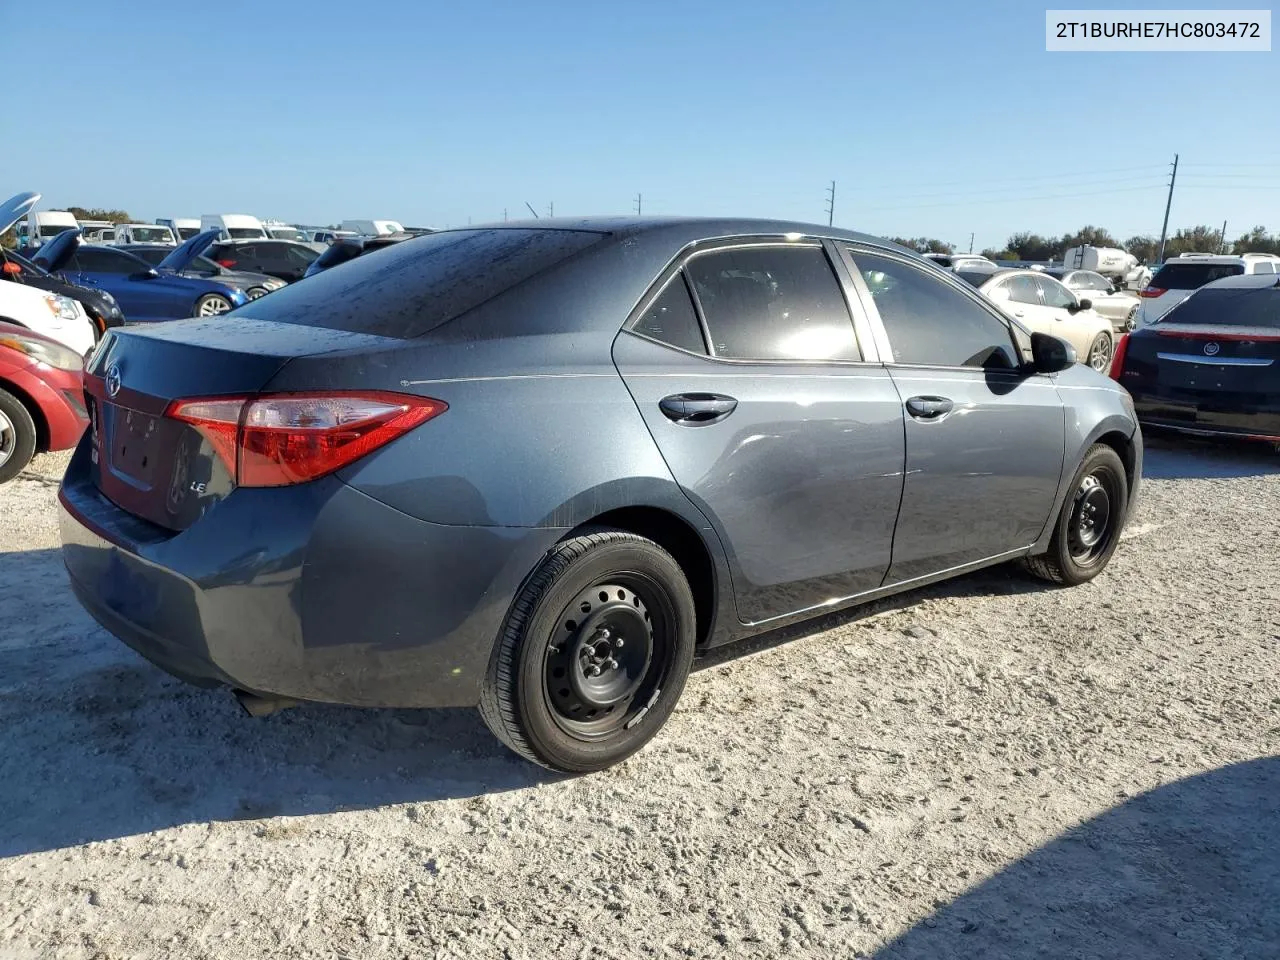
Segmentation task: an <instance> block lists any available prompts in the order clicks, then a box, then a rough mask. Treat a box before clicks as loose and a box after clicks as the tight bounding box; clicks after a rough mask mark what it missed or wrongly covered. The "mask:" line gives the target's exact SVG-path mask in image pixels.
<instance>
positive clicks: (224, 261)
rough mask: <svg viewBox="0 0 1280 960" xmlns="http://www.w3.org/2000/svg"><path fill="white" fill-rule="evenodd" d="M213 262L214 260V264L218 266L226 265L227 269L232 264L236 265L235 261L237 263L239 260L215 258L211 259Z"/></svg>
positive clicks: (232, 265)
mask: <svg viewBox="0 0 1280 960" xmlns="http://www.w3.org/2000/svg"><path fill="white" fill-rule="evenodd" d="M213 262H214V263H216V264H217V265H218V266H220V267H226V268H227V269H228V270H230V269H231V268H232V267H234V266H235V265H236V263H238V262H239V261H236V260H215V261H213Z"/></svg>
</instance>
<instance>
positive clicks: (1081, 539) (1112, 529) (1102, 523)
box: [1026, 443, 1129, 586]
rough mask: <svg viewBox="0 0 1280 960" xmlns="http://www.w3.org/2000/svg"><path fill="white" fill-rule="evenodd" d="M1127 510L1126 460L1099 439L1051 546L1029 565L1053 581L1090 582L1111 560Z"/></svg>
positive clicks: (1075, 482)
mask: <svg viewBox="0 0 1280 960" xmlns="http://www.w3.org/2000/svg"><path fill="white" fill-rule="evenodd" d="M1128 513H1129V484H1128V478H1127V476H1126V474H1125V471H1124V464H1123V463H1122V462H1121V461H1120V456H1119V455H1118V454H1117V453H1116V452H1115V450H1113V449H1111V447H1109V446H1107V445H1106V444H1105V443H1095V444H1094V445H1093V446H1092V447H1090V448H1089V449H1088V451H1087V452H1086V453H1085V455H1084V459H1083V460H1081V461H1080V466H1079V467H1078V468H1077V469H1076V472H1075V476H1073V477H1072V479H1071V487H1070V492H1069V493H1068V494H1067V498H1066V500H1065V501H1064V502H1063V504H1062V509H1061V510H1059V511H1058V521H1057V523H1056V524H1055V526H1054V528H1053V537H1052V539H1050V541H1049V549H1048V551H1046V552H1045V553H1043V554H1040V555H1039V556H1034V557H1028V558H1027V559H1026V566H1027V569H1028V570H1030V571H1031V573H1033V574H1034V575H1035V576H1037V577H1039V578H1040V579H1042V580H1048V581H1050V582H1051V583H1060V584H1063V585H1065V586H1076V585H1077V584H1081V583H1087V582H1088V581H1090V580H1092V579H1093V578H1094V577H1096V576H1097V575H1098V574H1100V573H1101V572H1102V571H1103V569H1104V568H1105V567H1106V565H1107V563H1108V562H1109V561H1110V560H1111V555H1112V554H1113V553H1115V550H1116V546H1117V545H1118V544H1119V543H1120V532H1121V531H1122V530H1123V529H1124V523H1125V520H1126V519H1127V517H1128Z"/></svg>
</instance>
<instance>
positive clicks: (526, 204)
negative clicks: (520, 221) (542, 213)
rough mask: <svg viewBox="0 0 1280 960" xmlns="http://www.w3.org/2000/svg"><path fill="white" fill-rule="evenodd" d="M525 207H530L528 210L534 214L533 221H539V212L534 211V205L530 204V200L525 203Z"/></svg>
mask: <svg viewBox="0 0 1280 960" xmlns="http://www.w3.org/2000/svg"><path fill="white" fill-rule="evenodd" d="M524 205H525V206H526V207H528V208H529V212H530V213H532V214H533V219H535V220H537V219H538V211H537V210H535V209H533V204H532V203H530V202H529V201H528V200H526V201H525V202H524Z"/></svg>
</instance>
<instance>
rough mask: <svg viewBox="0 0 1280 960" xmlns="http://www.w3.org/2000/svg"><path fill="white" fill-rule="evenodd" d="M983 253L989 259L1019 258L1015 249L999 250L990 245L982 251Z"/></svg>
mask: <svg viewBox="0 0 1280 960" xmlns="http://www.w3.org/2000/svg"><path fill="white" fill-rule="evenodd" d="M982 255H983V256H984V257H986V258H987V259H988V260H1017V259H1018V254H1017V253H1016V252H1015V251H1013V250H997V249H995V248H994V247H988V248H987V249H986V250H983V251H982Z"/></svg>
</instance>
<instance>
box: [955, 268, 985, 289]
mask: <svg viewBox="0 0 1280 960" xmlns="http://www.w3.org/2000/svg"><path fill="white" fill-rule="evenodd" d="M994 275H995V274H994V271H991V270H957V271H956V276H957V277H959V278H960V279H961V280H964V281H966V282H968V283H971V284H973V285H974V286H975V287H980V286H982V285H983V284H984V283H986V282H987V281H988V280H990V279H991V278H992V277H993V276H994Z"/></svg>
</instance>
